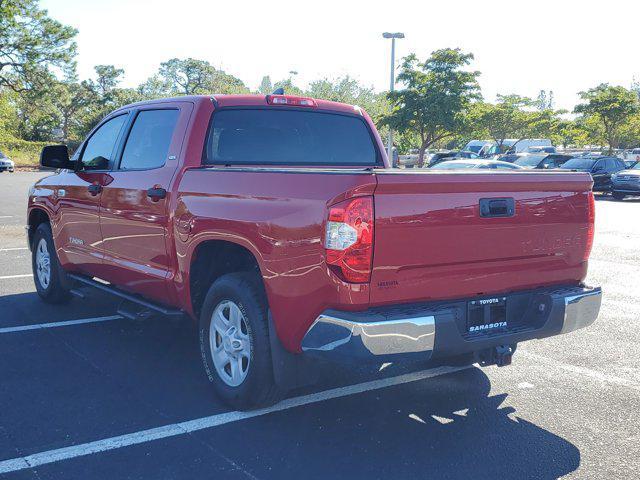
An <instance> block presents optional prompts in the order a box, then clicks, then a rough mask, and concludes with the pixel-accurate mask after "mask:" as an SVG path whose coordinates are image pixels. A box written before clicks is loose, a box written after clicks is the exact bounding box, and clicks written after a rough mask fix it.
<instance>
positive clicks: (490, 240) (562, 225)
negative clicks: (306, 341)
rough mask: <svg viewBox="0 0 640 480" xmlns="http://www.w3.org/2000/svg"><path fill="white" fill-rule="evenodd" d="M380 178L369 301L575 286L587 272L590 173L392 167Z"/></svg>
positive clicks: (403, 300)
mask: <svg viewBox="0 0 640 480" xmlns="http://www.w3.org/2000/svg"><path fill="white" fill-rule="evenodd" d="M377 180H378V185H377V187H376V190H375V195H374V200H375V218H376V221H375V240H374V242H375V243H374V259H373V273H372V278H371V297H370V300H371V303H372V304H385V303H397V302H412V301H420V300H428V299H432V300H437V299H448V298H464V297H470V296H475V295H491V294H497V293H506V292H510V291H516V290H521V289H526V288H535V287H538V286H547V285H553V284H578V283H580V282H581V281H582V280H583V279H584V277H585V275H586V271H587V262H586V260H585V259H586V258H587V257H588V250H589V249H590V242H591V241H590V240H589V237H590V230H591V234H592V229H590V220H589V218H590V215H592V213H593V212H592V208H591V206H592V204H591V199H590V197H591V195H592V194H591V185H592V180H591V177H590V176H589V175H588V174H582V173H556V172H540V173H536V172H517V173H512V172H494V173H482V172H477V173H476V172H473V173H471V172H464V173H448V172H442V173H440V172H416V173H406V172H402V171H396V172H394V171H390V172H384V173H380V174H378V175H377ZM484 199H488V200H484ZM491 199H500V200H498V201H497V202H494V201H492V200H491ZM481 200H484V203H485V204H486V202H487V201H488V202H492V207H495V208H491V209H490V210H488V208H487V207H485V208H484V214H485V215H486V214H488V215H489V216H481V208H480V204H481ZM504 205H512V206H513V214H512V215H509V214H510V213H511V212H506V211H504V209H503V208H502V207H503V206H504ZM590 205H591V206H590ZM504 214H506V215H508V216H493V215H504ZM585 252H586V255H585Z"/></svg>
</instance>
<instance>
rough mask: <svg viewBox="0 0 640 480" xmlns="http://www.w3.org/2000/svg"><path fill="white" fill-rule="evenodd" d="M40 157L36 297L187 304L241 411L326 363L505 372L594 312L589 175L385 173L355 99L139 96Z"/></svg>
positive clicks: (33, 219)
mask: <svg viewBox="0 0 640 480" xmlns="http://www.w3.org/2000/svg"><path fill="white" fill-rule="evenodd" d="M40 161H41V165H42V166H44V167H49V168H53V169H56V172H55V173H54V174H52V175H50V176H48V177H45V178H43V179H41V180H40V181H38V182H37V183H36V184H35V185H34V186H33V188H32V190H31V193H30V196H29V201H28V227H27V229H28V241H29V246H30V248H31V251H32V258H33V273H34V280H35V286H36V289H37V293H38V295H39V296H40V297H41V298H42V300H44V301H45V302H50V303H59V302H65V301H68V300H69V299H70V298H71V296H72V295H73V294H76V295H77V296H82V292H83V291H84V290H83V289H85V290H86V288H96V289H100V290H103V291H106V292H108V293H110V294H113V295H114V296H115V297H119V298H120V299H121V302H122V303H121V306H120V311H121V312H122V314H123V315H125V316H137V315H142V314H144V313H145V312H160V313H162V314H164V315H167V316H169V315H183V316H185V315H186V316H188V317H191V318H192V319H193V320H194V321H195V322H197V324H198V332H199V348H200V354H201V358H202V363H203V365H204V371H205V373H206V375H207V377H208V379H209V381H210V382H211V384H212V385H213V388H214V390H215V391H216V392H217V394H218V395H219V396H220V397H221V398H222V399H223V400H224V401H226V402H227V403H229V404H230V405H232V406H233V407H235V408H239V409H250V408H256V407H260V406H265V405H268V404H272V403H274V402H276V401H278V400H279V399H280V398H281V397H282V395H283V394H284V393H285V392H286V391H287V389H291V388H292V387H294V386H297V385H302V384H304V383H305V382H307V381H310V379H312V378H313V375H312V374H308V373H306V372H309V371H311V369H310V368H309V367H310V366H313V365H314V364H320V363H324V362H341V363H343V364H344V365H346V367H347V368H349V365H354V364H357V363H358V362H408V361H423V362H425V363H426V364H429V363H431V364H473V363H479V364H480V365H496V364H497V365H499V366H501V365H506V364H509V363H510V361H511V356H512V354H513V353H514V351H515V349H516V346H517V344H518V343H520V342H523V341H527V340H532V339H541V338H545V337H550V336H553V335H560V334H564V333H569V332H572V331H574V330H577V329H580V328H584V327H586V326H588V325H590V324H591V323H592V322H594V320H595V319H596V317H597V315H598V312H599V309H600V303H601V290H600V288H593V287H588V286H586V285H585V284H584V283H583V281H584V279H585V276H586V274H587V263H588V259H589V254H590V251H591V246H592V243H593V235H594V198H593V194H592V191H591V187H592V179H591V177H590V176H589V174H587V173H580V172H544V171H540V172H537V171H536V172H515V171H496V172H491V173H487V172H486V171H482V170H479V171H475V172H471V171H461V172H456V171H450V170H447V171H437V172H436V171H433V172H429V171H427V170H416V169H412V170H403V169H396V168H391V165H390V162H389V159H388V158H387V157H386V156H385V149H384V146H383V144H382V142H381V140H380V136H379V135H378V133H377V131H376V129H375V126H374V124H373V122H372V121H371V119H370V118H369V116H368V115H367V114H366V113H365V112H364V111H363V110H362V109H361V108H359V107H357V106H353V105H346V104H341V103H335V102H329V101H324V100H316V99H312V98H303V97H297V96H289V95H284V94H273V95H267V96H261V95H220V96H218V95H216V96H192V97H189V96H186V97H180V98H172V99H162V100H156V101H148V102H142V103H136V104H132V105H128V106H125V107H122V108H120V109H118V110H116V111H114V112H113V113H111V114H110V115H108V116H107V117H106V118H104V119H103V120H102V121H101V122H100V123H99V124H98V125H97V126H96V127H95V129H94V130H93V131H92V132H91V133H90V134H89V136H88V137H87V139H86V140H85V141H84V142H83V143H82V144H81V145H80V147H79V148H78V149H77V150H76V151H75V153H74V154H73V156H71V157H69V154H68V150H67V147H66V146H64V145H51V146H48V147H45V148H44V149H43V151H42V154H41V159H40ZM115 297H114V298H115ZM318 362H319V363H318Z"/></svg>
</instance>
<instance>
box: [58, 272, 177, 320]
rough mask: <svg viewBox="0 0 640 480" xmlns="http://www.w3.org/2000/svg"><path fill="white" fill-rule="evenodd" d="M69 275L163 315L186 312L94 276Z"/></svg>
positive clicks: (175, 314)
mask: <svg viewBox="0 0 640 480" xmlns="http://www.w3.org/2000/svg"><path fill="white" fill-rule="evenodd" d="M67 276H68V277H69V278H71V279H72V280H75V281H76V282H79V283H81V284H83V285H86V286H88V287H92V288H95V289H97V290H100V291H103V292H105V293H108V294H110V295H115V296H116V297H120V298H122V299H123V300H127V301H129V302H132V303H135V304H138V305H140V306H143V307H145V308H148V309H149V310H153V311H154V312H157V313H161V314H162V315H168V316H183V315H184V314H185V313H184V312H183V311H182V310H178V309H174V308H167V307H164V306H162V305H160V304H157V303H154V302H152V301H150V300H146V299H144V298H142V297H140V296H138V295H135V294H132V293H128V292H124V291H122V290H120V289H119V288H118V287H114V286H113V285H111V284H109V283H102V282H98V281H97V280H94V279H93V278H88V277H84V276H82V275H77V274H74V273H69V274H67Z"/></svg>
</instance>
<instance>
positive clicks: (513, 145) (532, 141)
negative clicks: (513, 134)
mask: <svg viewBox="0 0 640 480" xmlns="http://www.w3.org/2000/svg"><path fill="white" fill-rule="evenodd" d="M532 147H553V144H552V143H551V140H549V139H548V138H523V139H522V140H519V139H516V138H507V139H506V140H504V141H503V142H502V149H503V151H505V150H506V152H507V153H521V152H526V151H528V149H529V148H532Z"/></svg>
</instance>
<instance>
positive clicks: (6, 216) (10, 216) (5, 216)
mask: <svg viewBox="0 0 640 480" xmlns="http://www.w3.org/2000/svg"><path fill="white" fill-rule="evenodd" d="M0 218H13V215H0Z"/></svg>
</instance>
